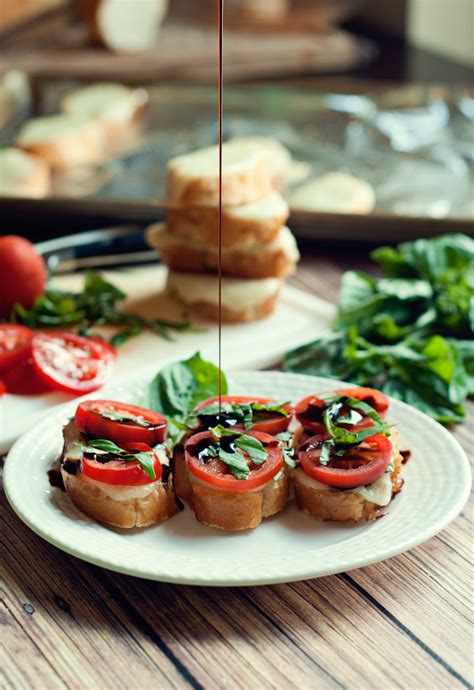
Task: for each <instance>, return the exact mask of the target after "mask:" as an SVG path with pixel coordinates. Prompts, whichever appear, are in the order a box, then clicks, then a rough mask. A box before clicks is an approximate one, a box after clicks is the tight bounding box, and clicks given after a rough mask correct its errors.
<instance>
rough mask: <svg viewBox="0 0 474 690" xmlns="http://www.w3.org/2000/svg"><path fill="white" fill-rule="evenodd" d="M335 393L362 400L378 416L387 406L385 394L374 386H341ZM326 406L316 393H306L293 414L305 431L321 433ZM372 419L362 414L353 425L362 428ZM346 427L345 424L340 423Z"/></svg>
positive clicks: (384, 411) (382, 414) (368, 424)
mask: <svg viewBox="0 0 474 690" xmlns="http://www.w3.org/2000/svg"><path fill="white" fill-rule="evenodd" d="M334 393H335V394H336V395H347V396H348V397H351V398H355V399H356V400H362V402H365V403H367V405H370V406H371V407H373V408H374V410H375V411H376V412H377V414H378V415H379V416H380V417H382V418H383V417H384V416H385V413H386V412H387V410H388V407H389V401H388V398H387V396H386V395H384V394H383V393H381V392H380V391H377V390H375V389H374V388H364V387H363V386H359V387H357V388H341V389H339V390H337V391H334ZM326 407H327V403H326V402H325V401H324V400H321V399H320V398H318V397H317V396H316V395H308V396H307V397H306V398H303V400H300V402H299V403H297V405H296V406H295V415H296V417H297V419H298V421H299V422H300V423H301V424H302V426H303V428H304V429H305V430H306V431H312V432H313V433H314V434H323V433H324V432H325V430H326V427H325V425H324V421H323V413H324V410H325V409H326ZM373 424H374V421H373V419H371V418H370V417H366V416H364V417H363V419H361V420H360V422H358V423H357V424H354V425H353V427H354V428H357V429H363V428H365V427H368V426H373ZM341 426H342V427H344V428H347V427H348V425H347V424H342V425H341Z"/></svg>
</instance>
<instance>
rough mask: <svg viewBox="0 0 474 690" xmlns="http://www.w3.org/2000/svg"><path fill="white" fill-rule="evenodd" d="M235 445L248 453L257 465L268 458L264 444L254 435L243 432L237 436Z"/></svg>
mask: <svg viewBox="0 0 474 690" xmlns="http://www.w3.org/2000/svg"><path fill="white" fill-rule="evenodd" d="M234 445H235V446H236V447H237V448H240V449H241V450H243V451H244V452H245V453H247V454H248V455H249V456H250V458H251V460H252V462H253V463H254V464H255V465H261V464H262V463H263V462H265V460H266V459H267V458H268V453H267V451H266V450H265V448H264V446H263V444H262V443H261V442H260V441H259V440H258V439H257V438H254V437H253V436H247V435H246V434H241V435H240V436H237V438H236V440H235V441H234Z"/></svg>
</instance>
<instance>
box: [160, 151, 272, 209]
mask: <svg viewBox="0 0 474 690" xmlns="http://www.w3.org/2000/svg"><path fill="white" fill-rule="evenodd" d="M222 166H223V167H222V204H223V205H224V206H241V205H242V204H250V203H252V202H253V201H257V200H258V199H262V198H263V197H265V196H267V195H268V194H269V193H270V192H271V189H272V183H271V178H270V174H269V172H268V168H267V163H266V160H265V157H264V156H263V155H262V154H261V152H259V151H258V150H253V149H248V148H245V147H241V146H239V145H238V144H237V145H236V144H230V143H228V144H224V146H223V147H222ZM165 201H166V205H167V206H170V207H189V206H211V207H216V206H217V205H218V203H219V149H218V147H217V146H211V147H209V148H206V149H200V150H198V151H194V152H193V153H188V154H185V155H182V156H177V157H176V158H172V159H171V160H170V161H169V163H168V178H167V186H166V199H165Z"/></svg>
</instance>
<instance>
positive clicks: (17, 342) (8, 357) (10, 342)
mask: <svg viewBox="0 0 474 690" xmlns="http://www.w3.org/2000/svg"><path fill="white" fill-rule="evenodd" d="M33 336H34V333H33V331H32V330H31V329H30V328H27V327H26V326H20V325H17V324H4V325H0V373H2V374H3V373H4V372H7V371H11V369H12V368H13V367H14V366H16V365H17V364H20V362H22V361H23V360H25V359H27V357H28V355H29V354H30V345H31V341H32V339H33Z"/></svg>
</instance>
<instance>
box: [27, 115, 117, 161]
mask: <svg viewBox="0 0 474 690" xmlns="http://www.w3.org/2000/svg"><path fill="white" fill-rule="evenodd" d="M16 143H17V145H18V146H19V147H20V148H22V149H24V150H25V151H28V152H30V153H33V154H35V155H37V156H39V157H41V158H44V160H46V161H47V162H48V163H49V164H50V165H51V167H52V168H54V169H57V170H72V169H74V168H75V167H76V166H79V167H81V166H83V167H87V166H93V165H97V164H99V163H101V162H102V161H103V160H104V156H105V139H104V133H103V129H102V127H101V125H100V123H98V122H92V121H91V120H84V119H83V118H81V117H76V116H74V117H73V116H71V115H51V116H48V117H38V118H35V119H33V120H30V121H29V122H27V123H26V125H24V127H23V128H22V129H21V130H20V133H19V135H18V138H17V141H16Z"/></svg>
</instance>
